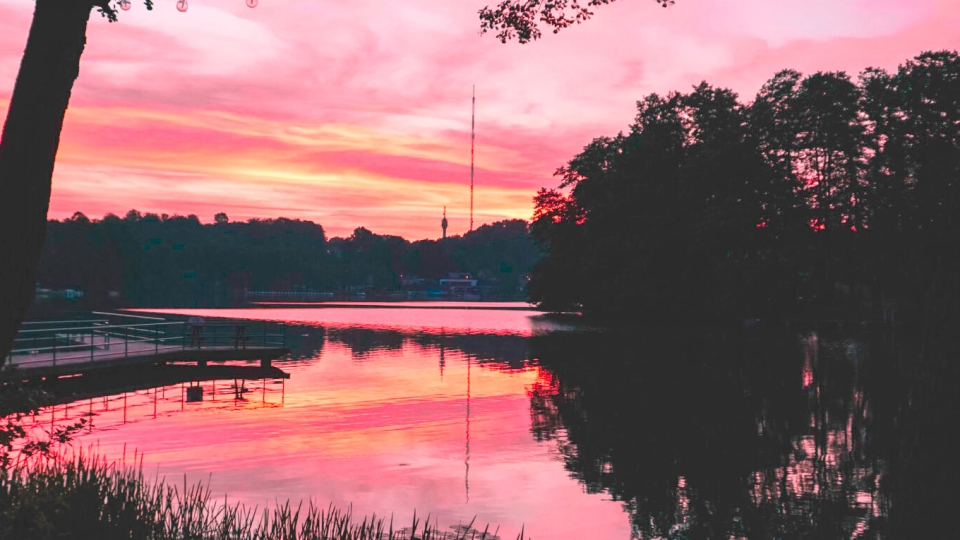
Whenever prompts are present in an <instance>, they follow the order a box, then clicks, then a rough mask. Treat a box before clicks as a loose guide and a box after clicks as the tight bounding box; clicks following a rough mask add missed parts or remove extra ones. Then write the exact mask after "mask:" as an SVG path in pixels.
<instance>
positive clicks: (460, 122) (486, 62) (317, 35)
mask: <svg viewBox="0 0 960 540" xmlns="http://www.w3.org/2000/svg"><path fill="white" fill-rule="evenodd" d="M486 3H489V2H485V1H481V2H476V1H475V0H457V1H455V2H441V1H438V0H409V1H405V2H387V1H386V0H358V1H356V2H347V3H344V2H332V1H319V0H287V1H284V2H277V1H272V0H271V1H268V0H264V1H262V2H260V5H259V7H257V9H253V10H251V9H248V8H247V7H246V6H245V5H244V3H243V2H242V1H240V0H206V1H201V0H195V1H193V2H191V7H190V10H189V11H188V12H187V13H179V12H177V11H176V9H175V8H174V6H173V3H172V2H158V3H157V6H156V8H155V10H154V11H152V12H147V11H146V10H144V9H142V7H141V6H140V5H139V3H137V2H134V9H131V10H130V11H128V12H122V13H121V20H120V22H119V23H117V24H108V23H106V22H105V21H104V20H101V19H100V18H99V17H96V16H94V17H93V19H92V20H91V25H90V31H89V35H88V44H87V49H86V52H85V54H84V58H83V62H82V66H81V74H80V78H79V80H78V82H77V85H76V88H75V91H74V95H73V100H72V105H71V108H70V110H69V112H68V114H67V120H66V127H65V130H64V135H63V144H62V147H61V154H60V156H59V158H60V159H59V161H58V165H57V170H56V173H55V178H54V193H53V199H52V202H51V214H52V215H53V216H57V217H60V216H64V215H69V214H71V213H72V212H74V211H76V210H81V211H84V212H87V213H89V214H92V215H102V213H104V212H115V213H122V212H125V211H126V210H127V209H129V208H131V207H136V208H137V209H139V210H141V211H155V212H167V213H175V212H176V213H195V214H197V215H199V216H200V217H201V219H203V220H210V219H212V215H213V213H215V212H217V211H226V212H227V213H228V214H230V216H231V218H234V219H242V218H245V217H269V216H281V215H282V216H287V217H299V218H304V219H313V220H315V221H318V222H320V223H322V224H323V225H324V226H325V227H326V228H327V230H328V231H329V232H330V233H331V234H348V233H349V232H350V231H351V230H352V229H353V228H354V227H357V226H361V225H362V226H366V227H368V228H371V229H373V230H376V231H378V232H382V233H390V234H401V235H404V236H408V237H415V238H416V237H436V236H437V235H438V234H439V214H440V211H441V207H442V206H444V205H446V206H447V207H448V212H449V214H450V216H451V228H452V229H453V230H455V232H460V231H457V227H460V229H461V230H462V229H465V228H466V224H467V223H466V214H467V208H468V204H469V192H468V188H467V186H468V183H469V159H470V154H469V132H470V89H471V86H472V85H473V84H476V86H477V152H476V163H477V174H476V180H477V193H476V195H477V197H476V207H477V218H478V221H479V222H481V223H482V222H486V221H493V220H497V219H504V218H528V217H529V216H530V214H531V197H532V195H533V193H534V192H535V190H536V189H537V188H538V187H540V186H544V185H553V184H554V183H555V181H554V179H553V178H552V173H553V171H554V170H555V169H556V168H557V167H558V166H559V165H562V164H563V163H564V162H565V161H566V160H567V159H569V158H570V157H571V156H572V155H573V154H574V153H575V152H577V151H579V150H580V149H581V148H582V147H583V146H584V145H586V144H587V143H588V142H589V141H590V139H591V138H593V137H595V136H600V135H608V134H612V133H616V132H617V131H619V130H622V129H625V128H626V127H627V125H628V124H629V123H630V121H631V120H632V118H633V116H634V114H635V103H636V101H637V100H638V99H640V98H641V97H643V95H645V94H647V93H650V92H667V91H670V90H675V89H677V90H684V89H687V88H689V87H690V86H692V85H694V84H697V83H699V82H700V81H701V80H707V81H709V82H711V83H713V84H716V85H720V86H727V87H731V88H733V89H734V90H736V91H738V92H739V93H740V94H741V95H742V96H743V98H744V99H745V100H750V98H751V96H752V94H753V93H754V92H755V91H756V89H757V88H758V87H759V86H760V85H761V84H762V83H763V81H764V80H766V78H768V77H769V76H770V75H772V74H773V73H774V72H775V71H777V70H779V69H782V68H785V67H791V68H795V69H799V70H801V71H804V72H811V71H816V70H820V69H831V70H832V69H843V70H847V71H849V72H852V73H856V72H858V71H859V70H861V69H862V68H864V67H866V66H879V67H885V68H888V69H892V68H895V67H896V65H897V64H898V63H900V62H902V61H903V60H904V59H906V58H908V57H911V56H913V55H915V54H917V53H919V52H921V51H922V50H927V49H943V48H951V49H955V48H958V47H960V34H958V33H957V32H956V28H958V27H960V3H958V2H956V1H954V0H929V1H927V2H922V3H919V4H918V3H913V4H909V3H903V2H900V1H896V2H895V1H892V0H831V1H828V0H811V1H809V2H795V1H793V0H771V1H769V2H762V3H757V2H755V1H752V0H722V1H721V0H703V1H700V0H698V1H693V0H689V1H688V0H682V1H678V2H677V5H675V6H674V7H673V8H671V9H667V10H664V9H661V8H659V7H657V5H656V3H655V2H652V1H645V0H635V1H632V2H617V3H614V4H612V5H609V6H604V7H602V8H599V9H597V14H596V17H595V18H594V20H591V21H590V22H589V23H588V24H586V25H584V26H582V27H579V28H574V29H570V30H567V31H565V32H562V33H560V34H558V35H547V36H545V38H544V39H543V40H541V41H539V42H536V43H533V44H529V45H523V46H521V45H518V44H515V43H514V44H508V45H501V44H500V43H499V42H497V41H496V40H495V39H493V38H491V37H489V36H487V37H481V36H479V34H478V29H479V23H478V20H477V16H476V12H477V10H478V9H479V8H480V7H482V6H483V5H485V4H486ZM31 10H32V3H30V2H23V1H21V0H0V111H5V109H6V100H7V99H9V96H10V93H11V90H12V87H13V81H14V78H15V76H16V70H17V67H18V65H19V60H20V54H21V53H22V51H23V44H24V43H25V40H26V34H27V31H28V29H29V24H30V18H31Z"/></svg>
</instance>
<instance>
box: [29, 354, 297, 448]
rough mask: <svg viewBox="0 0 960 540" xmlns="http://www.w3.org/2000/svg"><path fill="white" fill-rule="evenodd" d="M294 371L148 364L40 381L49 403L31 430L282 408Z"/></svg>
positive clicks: (105, 427) (96, 426)
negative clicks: (185, 413)
mask: <svg viewBox="0 0 960 540" xmlns="http://www.w3.org/2000/svg"><path fill="white" fill-rule="evenodd" d="M288 378H289V375H288V374H287V373H285V372H284V371H283V370H281V369H279V368H277V367H260V366H249V365H218V366H204V367H198V366H193V365H167V366H146V367H139V368H137V369H124V370H115V371H109V372H98V373H96V374H93V375H87V376H80V377H71V378H61V379H54V380H49V381H45V382H42V383H40V384H41V385H42V387H43V388H44V390H45V391H46V393H47V403H48V405H47V406H45V407H43V408H42V409H40V410H38V411H37V412H36V414H34V415H32V416H31V418H30V420H31V421H30V422H28V423H27V424H26V427H27V429H32V430H40V431H44V432H48V433H50V432H53V431H54V428H57V427H62V426H66V425H72V424H74V423H76V422H77V421H78V420H80V419H85V420H86V424H85V429H86V430H87V431H94V430H109V429H115V428H117V427H119V426H122V425H124V424H128V423H132V422H139V421H142V420H149V419H155V418H158V417H163V416H169V415H171V414H175V413H179V412H182V411H185V410H187V409H188V408H191V409H192V408H196V407H203V408H231V409H238V408H250V409H258V408H269V407H281V406H282V405H283V402H284V398H285V395H284V393H285V380H286V379H288Z"/></svg>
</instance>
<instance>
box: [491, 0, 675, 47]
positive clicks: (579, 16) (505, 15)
mask: <svg viewBox="0 0 960 540" xmlns="http://www.w3.org/2000/svg"><path fill="white" fill-rule="evenodd" d="M614 1H615V0H586V2H585V3H583V4H581V3H580V2H579V1H578V0H503V1H501V2H500V4H498V5H497V6H496V7H494V8H492V9H491V8H490V7H489V6H487V7H484V8H483V9H481V10H480V33H481V34H485V33H487V32H496V33H497V39H499V40H500V41H501V42H502V43H506V42H507V41H508V40H511V39H514V38H516V39H517V41H519V42H520V43H527V42H530V41H533V40H535V39H539V38H540V36H541V33H540V28H539V26H538V22H541V23H543V24H544V25H546V26H548V27H551V28H553V33H554V34H556V33H557V32H559V31H560V30H562V29H564V28H567V27H568V26H570V25H573V24H580V23H582V22H584V21H586V20H588V19H589V18H590V17H592V16H593V11H591V10H590V9H591V8H595V7H598V6H602V5H606V4H610V3H611V2H614ZM656 1H657V3H658V4H660V5H661V6H663V7H667V6H671V5H673V3H674V0H656Z"/></svg>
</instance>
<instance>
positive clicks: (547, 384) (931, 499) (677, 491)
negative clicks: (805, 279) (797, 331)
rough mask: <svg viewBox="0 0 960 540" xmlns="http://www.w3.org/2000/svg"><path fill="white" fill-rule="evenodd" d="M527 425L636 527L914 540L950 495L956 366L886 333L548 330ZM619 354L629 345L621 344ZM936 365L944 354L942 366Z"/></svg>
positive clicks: (655, 532)
mask: <svg viewBox="0 0 960 540" xmlns="http://www.w3.org/2000/svg"><path fill="white" fill-rule="evenodd" d="M531 347H532V354H533V355H534V357H535V358H537V359H539V362H540V364H541V365H542V366H543V367H544V368H546V371H545V376H544V377H543V378H542V380H541V381H540V383H538V385H537V386H536V387H535V388H533V389H532V390H531V393H530V396H531V397H530V399H531V415H532V424H533V427H532V432H533V435H534V436H535V437H536V438H537V439H538V440H555V441H556V444H557V445H558V447H559V449H560V452H561V455H562V456H563V460H564V463H565V466H566V468H567V469H568V470H569V471H570V473H571V475H572V476H573V477H575V478H576V479H577V480H579V481H580V482H582V483H583V485H584V486H585V487H586V489H587V490H588V491H591V492H607V493H609V494H610V495H612V496H613V497H614V498H615V499H616V500H619V501H622V502H623V505H624V508H625V510H626V511H627V512H628V513H629V515H630V519H631V524H632V528H633V531H634V537H636V538H664V537H669V538H724V539H726V538H731V537H733V538H823V539H833V538H837V539H840V538H913V537H919V536H922V535H923V534H925V533H936V532H944V531H947V530H949V529H942V528H941V527H940V526H941V525H943V524H945V522H947V521H949V519H951V515H950V514H949V513H948V512H950V511H952V510H951V509H952V508H953V507H954V506H955V502H956V501H957V497H956V496H955V495H950V493H953V492H954V491H955V489H956V484H955V482H956V481H957V480H958V479H960V478H958V477H957V474H956V473H957V465H956V455H955V452H954V451H953V450H951V448H952V447H951V446H950V445H949V444H947V441H949V440H950V439H951V438H953V436H954V435H957V434H958V431H960V430H958V425H957V420H958V415H957V411H958V405H960V403H958V398H957V394H956V392H955V391H954V387H955V385H956V383H957V382H960V377H958V376H957V369H956V368H955V367H953V366H952V364H951V363H949V362H941V361H940V360H941V359H947V358H949V359H951V360H952V359H954V358H955V355H954V354H953V353H952V352H949V353H948V352H943V351H939V352H937V353H932V352H930V350H929V348H927V350H925V351H924V352H923V353H922V354H921V349H923V348H920V347H913V348H910V347H906V346H903V345H902V344H899V343H896V342H894V341H893V340H891V339H885V338H870V339H864V340H858V339H849V338H847V339H844V338H839V337H823V336H817V335H816V334H810V335H806V336H801V337H797V336H795V335H780V336H768V337H765V338H763V339H752V340H745V339H731V338H728V339H720V338H696V337H692V336H689V335H687V336H675V337H674V338H672V339H671V338H665V337H663V336H659V337H654V336H637V335H633V336H622V335H613V334H600V335H586V334H579V335H578V334H566V335H563V334H556V335H550V336H544V337H535V338H533V339H532V342H531ZM624 351H631V352H624ZM948 366H949V367H948Z"/></svg>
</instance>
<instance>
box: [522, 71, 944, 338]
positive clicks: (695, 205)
mask: <svg viewBox="0 0 960 540" xmlns="http://www.w3.org/2000/svg"><path fill="white" fill-rule="evenodd" d="M958 100H960V58H958V56H957V54H956V53H955V52H936V53H924V54H922V55H920V56H919V57H917V58H916V59H915V60H912V61H910V62H907V63H906V64H904V65H903V66H901V67H900V69H899V70H898V72H897V73H895V74H888V73H886V72H884V71H882V70H877V69H870V70H867V71H865V72H864V73H863V75H861V77H860V78H859V80H858V81H856V82H855V81H853V80H851V78H850V77H849V76H848V75H847V74H845V73H843V72H835V73H823V72H819V73H814V74H812V75H809V76H806V77H804V76H802V75H801V74H799V73H797V72H795V71H789V70H787V71H782V72H780V73H778V74H776V75H775V76H774V77H773V78H772V79H771V80H770V81H768V82H767V83H766V84H765V85H764V86H763V88H762V89H761V90H760V92H759V93H758V94H757V96H756V98H755V100H754V101H753V103H751V104H749V105H743V104H741V103H740V102H739V101H738V99H737V96H736V94H734V93H733V92H731V91H729V90H725V89H718V88H715V87H712V86H709V85H707V84H706V83H703V84H701V85H699V86H697V87H695V88H694V89H693V90H692V91H691V92H690V93H687V94H682V93H678V92H673V93H670V94H668V95H666V96H659V95H657V94H652V95H650V96H647V97H646V98H644V99H643V100H642V101H640V102H639V103H638V113H637V117H636V119H635V122H634V123H633V125H631V127H630V131H629V132H628V133H627V134H623V133H621V134H619V135H617V136H616V137H612V138H611V137H602V138H598V139H595V140H594V141H593V142H592V143H591V144H589V145H588V146H587V147H585V148H584V150H583V152H581V153H580V154H578V155H577V156H576V157H574V158H573V159H572V160H571V161H570V162H569V163H568V164H567V165H566V166H564V167H562V168H561V169H560V170H559V171H558V173H557V174H558V176H559V177H560V186H559V189H555V190H543V191H541V192H540V193H539V194H538V195H537V197H536V198H535V204H536V210H535V215H534V222H533V224H532V225H531V231H532V232H533V234H534V236H535V238H536V239H537V240H538V241H540V242H542V243H543V244H545V245H546V246H547V247H548V250H549V253H548V255H547V256H546V258H545V260H544V261H543V262H542V264H540V265H539V266H538V267H537V268H536V269H535V271H534V274H533V276H532V280H531V284H530V291H531V298H532V299H533V300H535V301H538V302H540V303H541V304H542V305H543V306H544V307H549V308H552V309H570V308H582V309H583V310H584V311H586V312H588V313H593V314H597V315H616V316H624V315H627V316H632V317H643V318H652V319H657V320H668V321H669V320H683V321H691V320H694V321H696V320H703V321H706V320H710V321H715V320H719V319H727V320H729V319H730V318H731V317H733V318H736V317H742V316H753V317H757V316H759V317H771V316H801V315H809V314H812V313H813V312H814V311H817V312H818V313H819V314H820V316H824V315H825V314H826V315H828V316H829V315H830V314H831V313H832V314H843V315H845V316H850V317H871V316H872V317H880V316H882V315H883V314H884V313H888V312H889V309H890V308H891V307H895V308H896V309H897V310H898V312H899V313H901V314H904V315H908V316H912V317H911V318H913V316H921V315H922V316H923V317H926V318H927V319H929V318H931V317H932V318H939V319H942V318H944V317H952V316H954V315H951V314H955V313H956V310H955V309H953V308H954V307H956V304H957V301H958V300H960V280H958V273H960V272H958V271H960V268H958V267H957V264H956V263H954V262H953V261H952V258H950V259H951V260H948V258H947V257H946V256H945V255H944V254H945V253H948V252H950V251H951V250H952V248H953V246H955V245H956V242H957V240H960V220H958V218H957V215H958V210H960V184H958V183H957V181H956V179H957V178H958V176H960V112H958V111H960V108H958V105H960V101H958Z"/></svg>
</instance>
